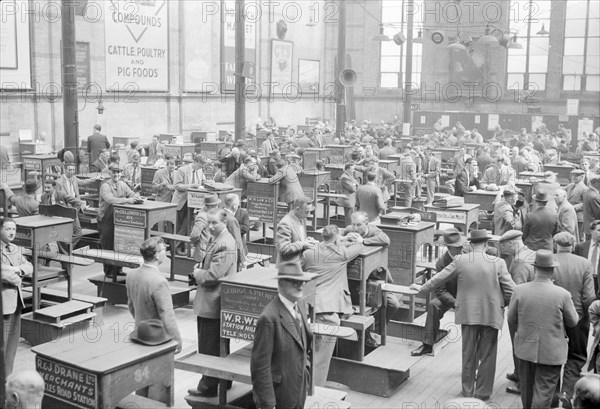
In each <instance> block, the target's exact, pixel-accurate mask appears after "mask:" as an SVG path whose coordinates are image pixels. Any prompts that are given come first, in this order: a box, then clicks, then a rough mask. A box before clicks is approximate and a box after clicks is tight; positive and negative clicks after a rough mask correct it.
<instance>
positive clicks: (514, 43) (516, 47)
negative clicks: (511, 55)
mask: <svg viewBox="0 0 600 409" xmlns="http://www.w3.org/2000/svg"><path fill="white" fill-rule="evenodd" d="M508 48H512V49H514V50H522V49H523V44H521V43H518V42H517V33H515V35H514V36H513V38H512V41H511V42H510V43H508Z"/></svg>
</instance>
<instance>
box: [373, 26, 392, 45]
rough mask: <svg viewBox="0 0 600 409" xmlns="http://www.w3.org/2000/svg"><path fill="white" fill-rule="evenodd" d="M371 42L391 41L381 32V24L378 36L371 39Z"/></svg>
mask: <svg viewBox="0 0 600 409" xmlns="http://www.w3.org/2000/svg"><path fill="white" fill-rule="evenodd" d="M373 41H392V39H391V38H389V37H388V36H387V35H386V34H384V32H383V24H380V25H379V34H377V35H375V36H374V37H373Z"/></svg>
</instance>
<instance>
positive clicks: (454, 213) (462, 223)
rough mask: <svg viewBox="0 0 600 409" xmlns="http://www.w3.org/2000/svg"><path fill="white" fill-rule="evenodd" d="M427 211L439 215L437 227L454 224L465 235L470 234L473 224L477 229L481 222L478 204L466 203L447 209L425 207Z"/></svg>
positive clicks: (431, 206)
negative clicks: (442, 224) (441, 224)
mask: <svg viewBox="0 0 600 409" xmlns="http://www.w3.org/2000/svg"><path fill="white" fill-rule="evenodd" d="M425 211H427V212H432V213H435V214H437V223H438V225H437V227H439V223H448V224H453V225H454V227H456V228H457V229H459V230H460V231H461V232H462V234H463V235H466V234H467V233H468V232H469V229H470V228H471V226H472V225H473V224H475V228H477V224H478V221H479V205H478V204H469V203H465V204H464V205H462V206H459V207H448V208H446V209H440V208H439V207H435V206H433V205H425Z"/></svg>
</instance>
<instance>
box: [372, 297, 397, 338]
mask: <svg viewBox="0 0 600 409" xmlns="http://www.w3.org/2000/svg"><path fill="white" fill-rule="evenodd" d="M385 302H386V303H387V304H386V310H385V322H386V323H388V322H390V320H391V319H392V318H393V317H394V315H396V313H397V312H398V310H399V309H400V307H401V306H402V301H401V300H399V299H398V296H397V295H396V294H394V293H385ZM379 311H382V309H380V310H379ZM382 315H383V314H381V313H378V314H375V325H374V326H373V330H374V331H379V332H381V316H382Z"/></svg>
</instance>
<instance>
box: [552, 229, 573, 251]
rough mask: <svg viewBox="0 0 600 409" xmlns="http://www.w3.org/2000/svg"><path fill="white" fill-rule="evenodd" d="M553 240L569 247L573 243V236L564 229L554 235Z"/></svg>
mask: <svg viewBox="0 0 600 409" xmlns="http://www.w3.org/2000/svg"><path fill="white" fill-rule="evenodd" d="M554 241H555V242H556V244H557V245H559V246H561V247H571V246H572V245H573V244H575V236H573V235H572V234H571V233H568V232H566V231H561V232H560V233H557V234H555V235H554Z"/></svg>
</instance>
